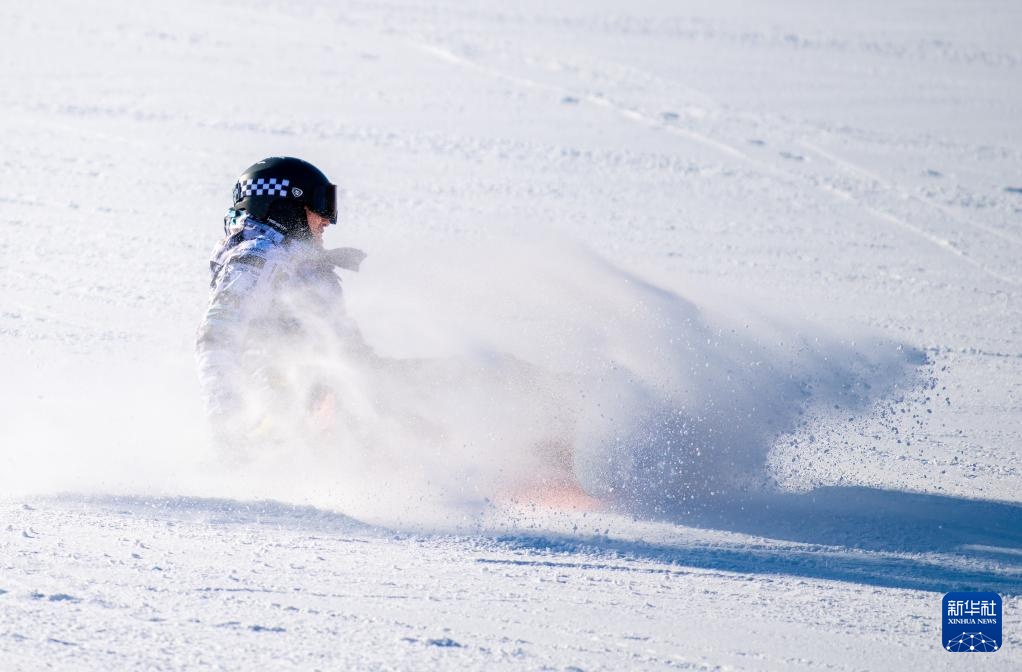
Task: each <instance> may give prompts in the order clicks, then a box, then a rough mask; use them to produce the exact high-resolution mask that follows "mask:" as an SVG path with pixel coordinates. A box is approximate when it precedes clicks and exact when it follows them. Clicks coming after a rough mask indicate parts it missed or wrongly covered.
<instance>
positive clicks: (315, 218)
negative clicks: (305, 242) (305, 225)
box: [305, 208, 330, 245]
mask: <svg viewBox="0 0 1022 672" xmlns="http://www.w3.org/2000/svg"><path fill="white" fill-rule="evenodd" d="M305 218H306V220H308V222H309V231H311V232H312V239H313V240H315V241H316V242H317V243H319V244H320V245H322V244H323V230H324V229H326V227H328V226H330V220H329V219H327V218H326V217H324V216H323V215H320V214H317V213H315V212H313V211H312V210H309V209H308V208H306V209H305Z"/></svg>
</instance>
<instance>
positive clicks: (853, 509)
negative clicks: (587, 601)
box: [501, 487, 1022, 595]
mask: <svg viewBox="0 0 1022 672" xmlns="http://www.w3.org/2000/svg"><path fill="white" fill-rule="evenodd" d="M674 522H677V523H680V524H684V525H687V526H691V527H698V528H703V529H714V530H725V531H729V532H738V533H742V534H747V535H752V536H754V537H763V538H766V539H768V540H770V541H767V542H766V543H760V542H759V541H758V540H755V539H753V540H743V541H741V542H720V543H713V544H703V545H700V544H699V543H679V544H670V543H662V544H658V543H647V542H644V541H627V540H620V539H614V538H608V537H598V538H594V537H591V538H578V537H558V536H551V537H543V536H522V537H517V536H510V537H504V538H502V539H501V541H502V542H503V543H505V544H507V545H509V546H511V547H514V548H520V549H527V550H529V551H543V552H546V553H549V552H551V551H552V552H555V553H559V552H564V553H570V554H572V556H576V555H578V554H585V553H590V554H596V555H606V554H610V555H611V556H615V557H617V558H618V559H619V560H628V559H637V560H649V561H654V562H659V563H666V564H669V565H682V566H687V567H696V568H701V569H709V570H721V571H730V572H741V573H749V574H780V575H788V576H799V577H805V578H814V579H829V580H836V581H848V582H852V583H860V584H864V585H872V586H878V587H888V588H908V589H915V590H927V591H934V592H941V593H943V592H948V591H952V590H992V591H996V592H999V593H1001V594H1009V595H1020V594H1022V506H1019V505H1017V504H1012V503H1006V502H994V501H979V500H970V499H964V498H958V497H947V496H941V495H926V494H916V493H907V492H898V491H890V490H879V489H873V488H862V487H848V488H842V487H829V488H821V489H819V490H816V491H813V492H810V493H805V494H773V495H758V496H756V497H749V498H745V499H743V500H740V501H733V502H732V503H730V504H728V505H725V506H718V507H716V508H714V509H712V510H709V509H707V510H703V511H700V512H698V513H692V514H689V515H688V516H685V517H683V518H680V519H678V518H675V519H674ZM789 542H790V543H789ZM922 554H925V555H922ZM618 564H620V563H618ZM625 567H627V566H625Z"/></svg>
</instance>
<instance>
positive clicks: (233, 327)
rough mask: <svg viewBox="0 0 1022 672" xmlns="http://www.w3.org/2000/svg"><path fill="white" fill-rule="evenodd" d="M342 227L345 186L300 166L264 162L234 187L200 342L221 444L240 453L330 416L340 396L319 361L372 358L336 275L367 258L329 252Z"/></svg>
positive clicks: (213, 261)
mask: <svg viewBox="0 0 1022 672" xmlns="http://www.w3.org/2000/svg"><path fill="white" fill-rule="evenodd" d="M336 222H337V187H336V186H335V185H334V184H331V183H330V181H329V180H328V179H327V177H326V176H325V175H324V174H323V173H322V172H321V171H320V170H319V169H318V168H316V167H315V166H313V165H312V164H310V163H307V162H306V161H303V160H301V159H296V158H290V157H272V158H268V159H264V160H262V161H259V162H258V163H256V164H254V165H252V166H250V167H249V168H248V169H247V170H245V171H244V172H243V173H242V174H241V176H240V177H239V178H238V181H237V183H236V184H235V185H234V204H233V206H232V207H231V208H230V209H228V211H227V215H226V216H225V217H224V238H223V240H221V241H220V242H219V243H218V244H217V245H216V247H214V249H213V254H212V256H211V258H210V272H211V280H210V289H211V295H210V301H209V306H208V308H207V310H206V314H205V317H204V318H203V320H202V324H201V325H200V327H199V331H198V338H197V343H196V354H197V358H198V367H199V378H200V382H201V385H202V391H203V395H204V398H205V404H206V412H207V415H208V416H209V418H210V420H211V421H212V425H213V429H214V432H215V433H216V434H217V436H218V438H220V439H222V440H224V441H226V442H228V443H231V444H234V445H235V446H237V444H239V443H241V444H244V443H247V442H249V441H250V440H251V439H252V437H253V435H254V434H258V433H259V432H260V431H261V429H260V427H261V426H263V429H265V425H266V424H267V422H268V421H270V422H271V424H272V423H277V424H280V423H287V422H293V421H294V420H295V419H296V418H303V417H305V418H308V417H309V416H310V415H315V414H317V413H322V412H323V411H324V407H329V406H331V405H332V404H333V395H332V391H331V390H330V389H329V386H328V385H327V384H325V383H324V382H323V381H322V380H320V379H319V378H318V377H317V375H316V372H315V369H316V359H317V357H318V358H320V359H322V358H323V357H324V356H326V355H327V354H328V353H329V354H331V355H336V354H337V352H336V350H343V351H346V352H347V353H349V354H350V353H365V352H366V351H367V348H366V346H365V343H364V341H363V340H362V336H361V334H360V333H359V330H358V328H357V327H356V325H355V324H354V322H353V321H352V320H351V319H350V318H349V317H348V316H347V314H346V312H345V309H344V303H343V296H342V292H341V283H340V279H339V278H338V277H337V275H336V273H335V272H334V269H335V267H340V268H346V269H349V270H358V266H359V264H360V263H361V261H362V259H364V257H365V254H364V253H362V252H361V251H359V250H355V249H352V248H340V249H337V250H325V249H324V248H323V231H324V229H326V227H328V226H330V225H332V224H335V223H336Z"/></svg>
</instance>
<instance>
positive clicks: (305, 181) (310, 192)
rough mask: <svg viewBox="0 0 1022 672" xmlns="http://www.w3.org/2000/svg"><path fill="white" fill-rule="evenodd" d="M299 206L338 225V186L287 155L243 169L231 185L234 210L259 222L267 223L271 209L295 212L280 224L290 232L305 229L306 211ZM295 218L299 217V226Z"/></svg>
mask: <svg viewBox="0 0 1022 672" xmlns="http://www.w3.org/2000/svg"><path fill="white" fill-rule="evenodd" d="M299 204H300V205H301V206H305V207H308V208H309V210H312V211H313V212H315V213H317V214H319V215H322V216H324V217H326V218H327V219H329V220H330V221H331V222H333V223H336V222H337V186H336V185H334V184H330V180H328V179H327V177H326V175H324V174H323V172H322V171H321V170H320V169H319V168H316V166H314V165H312V164H311V163H309V162H307V161H302V160H301V159H295V158H292V157H290V156H272V157H270V158H268V159H263V160H262V161H260V162H259V163H256V164H253V165H251V166H249V167H248V168H246V169H245V172H243V173H242V174H241V176H240V177H239V178H238V182H237V184H235V185H234V209H235V210H245V211H246V212H248V214H249V215H251V216H252V217H255V218H256V219H258V220H262V221H266V219H267V218H268V217H270V216H271V214H272V213H271V209H272V210H274V211H277V212H282V213H283V212H289V211H291V210H294V211H296V212H295V213H294V214H293V215H292V216H290V217H288V219H290V220H291V221H290V222H279V223H280V224H284V225H285V226H287V228H289V229H291V228H293V227H295V226H300V225H304V227H305V228H306V229H307V228H308V224H306V223H305V210H304V208H303V207H296V206H297V205H299ZM271 206H276V207H271ZM281 206H286V207H281ZM295 215H300V225H299V222H298V221H296V217H295ZM288 233H301V231H290V230H289V231H288Z"/></svg>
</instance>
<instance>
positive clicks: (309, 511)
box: [51, 494, 387, 534]
mask: <svg viewBox="0 0 1022 672" xmlns="http://www.w3.org/2000/svg"><path fill="white" fill-rule="evenodd" d="M51 499H52V500H53V501H56V502H59V503H60V504H62V505H71V506H76V505H77V506H81V507H82V508H84V509H100V510H104V511H107V512H109V514H111V515H115V516H132V517H141V518H159V520H161V521H168V522H171V521H180V522H189V523H201V524H205V525H214V526H221V525H223V526H228V525H255V526H259V527H268V528H273V529H288V530H301V531H306V532H318V533H324V534H375V533H385V532H387V531H386V530H385V529H384V528H380V527H377V526H374V525H370V524H368V523H364V522H362V521H360V520H358V519H356V518H352V517H351V516H347V515H344V514H342V513H337V512H334V511H329V510H326V509H320V508H316V507H314V506H303V505H298V504H288V503H285V502H277V501H272V500H258V501H241V500H234V499H222V498H212V497H152V496H143V495H82V494H62V495H58V496H56V497H53V498H51Z"/></svg>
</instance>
